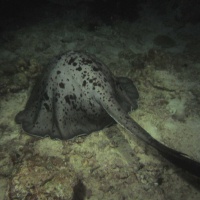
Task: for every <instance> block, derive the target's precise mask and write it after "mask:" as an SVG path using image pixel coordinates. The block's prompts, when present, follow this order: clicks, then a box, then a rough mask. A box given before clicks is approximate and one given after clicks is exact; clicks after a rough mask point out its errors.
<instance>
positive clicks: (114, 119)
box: [15, 51, 200, 177]
mask: <svg viewBox="0 0 200 200" xmlns="http://www.w3.org/2000/svg"><path fill="white" fill-rule="evenodd" d="M137 99H138V92H137V89H136V88H135V86H134V84H133V82H132V81H131V80H130V79H128V78H124V77H115V76H113V74H112V73H111V72H110V70H109V69H108V68H107V66H106V65H105V64H103V63H102V62H101V61H99V60H98V59H97V58H96V57H94V56H93V55H90V54H87V53H83V52H78V51H70V52H68V53H67V54H65V55H63V56H61V57H60V58H59V59H56V62H53V63H52V64H51V66H50V67H49V69H48V70H47V72H45V73H44V74H43V75H42V77H41V79H40V81H38V82H37V84H36V86H35V87H34V88H33V91H32V94H31V96H30V98H29V100H28V102H27V104H26V107H25V109H24V110H23V111H21V112H20V113H18V114H17V116H16V118H15V120H16V122H17V123H19V124H22V128H23V129H24V131H26V132H28V133H29V134H31V135H36V136H40V137H45V136H50V137H51V138H59V139H70V138H73V137H75V136H78V135H82V134H89V133H91V132H93V131H97V130H100V129H103V128H104V127H106V126H109V125H112V124H114V123H119V124H120V125H121V126H123V127H124V128H125V129H127V130H128V131H129V132H131V133H132V134H134V135H136V136H137V137H139V138H140V139H142V140H143V141H144V142H145V143H147V144H148V145H150V146H152V147H154V148H155V149H156V150H158V151H159V152H160V153H161V154H162V155H163V156H164V157H165V158H167V159H168V160H170V161H171V162H172V163H174V164H176V165H178V166H179V167H181V168H184V169H186V170H187V171H189V172H191V173H192V174H194V175H195V176H198V177H200V163H199V162H196V161H194V160H192V159H190V158H188V156H187V155H185V154H183V153H181V152H178V151H176V150H173V149H171V148H168V147H166V146H164V145H163V144H161V143H160V142H158V141H157V140H155V139H154V138H152V137H151V135H150V134H149V133H148V132H146V131H145V130H144V129H143V128H142V127H141V126H139V125H138V124H137V123H136V122H135V121H134V120H133V119H132V118H131V117H130V116H129V115H128V112H129V111H131V110H132V109H136V108H137Z"/></svg>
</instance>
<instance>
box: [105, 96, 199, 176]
mask: <svg viewBox="0 0 200 200" xmlns="http://www.w3.org/2000/svg"><path fill="white" fill-rule="evenodd" d="M102 106H103V107H104V109H105V110H106V111H107V113H108V114H109V115H110V116H111V117H112V118H113V119H114V120H115V121H116V122H117V123H119V124H120V125H121V126H122V127H124V128H125V129H127V130H128V131H129V132H130V133H131V134H134V135H135V136H136V137H138V138H140V139H141V140H143V141H144V142H145V143H146V144H148V145H150V146H152V147H153V148H155V149H156V150H157V151H158V152H159V153H160V154H161V155H162V156H163V157H165V158H166V159H167V160H169V161H170V162H171V163H173V164H175V165H177V166H178V167H180V168H182V169H184V170H186V171H188V172H189V173H191V174H193V175H195V176H197V177H200V163H199V162H197V161H195V160H193V159H191V158H189V156H188V155H186V154H183V153H181V152H179V151H176V150H174V149H171V148H169V147H167V146H165V145H163V144H162V143H160V142H159V141H157V140H155V139H154V138H153V137H152V136H151V135H150V134H149V133H148V132H147V131H145V130H144V129H143V128H142V127H141V126H140V125H139V124H137V123H136V122H135V121H134V120H133V119H132V118H131V117H130V116H129V115H128V114H126V113H125V112H124V111H123V109H122V108H121V107H120V105H119V104H118V102H117V101H116V100H115V98H112V97H110V98H109V99H108V101H107V103H105V101H104V102H103V103H102Z"/></svg>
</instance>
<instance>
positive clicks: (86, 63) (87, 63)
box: [82, 58, 93, 65]
mask: <svg viewBox="0 0 200 200" xmlns="http://www.w3.org/2000/svg"><path fill="white" fill-rule="evenodd" d="M82 62H83V64H84V65H89V64H91V63H93V61H92V60H90V59H85V58H83V59H82Z"/></svg>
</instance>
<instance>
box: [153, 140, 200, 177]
mask: <svg viewBox="0 0 200 200" xmlns="http://www.w3.org/2000/svg"><path fill="white" fill-rule="evenodd" d="M149 144H150V145H151V146H152V147H154V148H155V149H156V150H157V151H158V152H159V153H160V154H161V155H162V156H163V157H164V158H166V159H167V160H168V161H170V162H171V163H173V164H174V165H176V166H178V167H180V168H182V169H184V170H186V171H188V172H189V173H191V174H193V175H194V176H197V177H200V163H199V162H197V161H195V160H193V159H191V158H189V156H188V155H187V154H184V153H181V152H179V151H176V150H174V149H171V148H169V147H167V146H165V145H163V144H161V143H160V142H158V141H157V140H155V139H153V138H152V139H151V142H150V143H149Z"/></svg>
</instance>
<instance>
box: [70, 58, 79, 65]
mask: <svg viewBox="0 0 200 200" xmlns="http://www.w3.org/2000/svg"><path fill="white" fill-rule="evenodd" d="M76 58H77V57H75V58H70V60H69V62H68V64H69V65H71V64H73V63H74V61H75V60H76Z"/></svg>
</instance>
